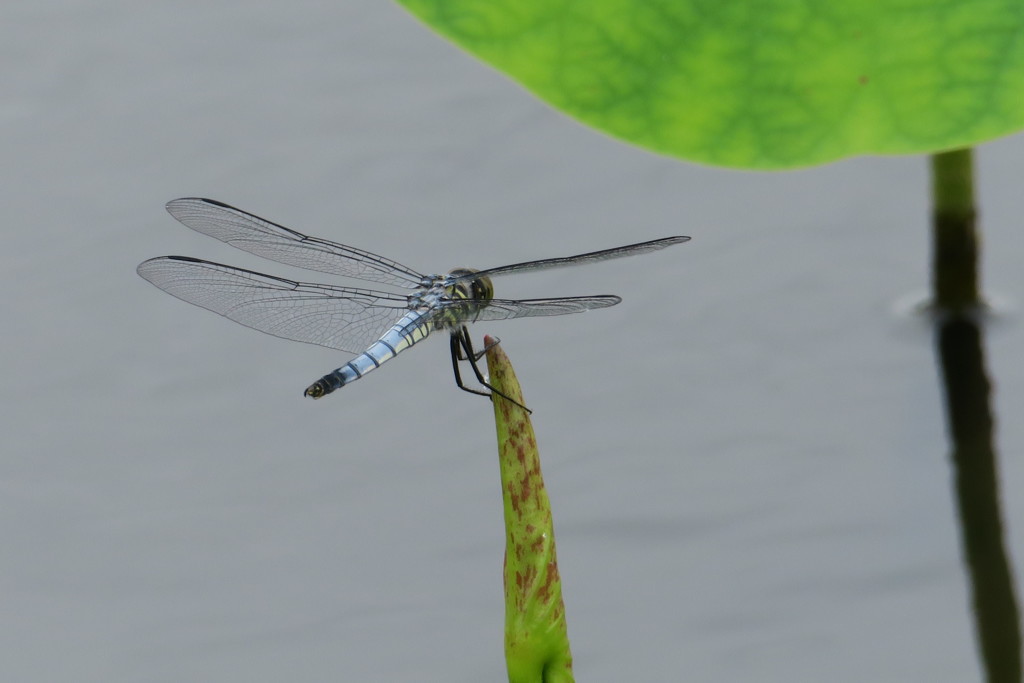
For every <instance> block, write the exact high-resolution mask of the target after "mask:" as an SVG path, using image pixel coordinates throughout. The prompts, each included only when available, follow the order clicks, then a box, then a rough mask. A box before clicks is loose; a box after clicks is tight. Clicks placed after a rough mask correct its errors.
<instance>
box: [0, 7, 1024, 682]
mask: <svg viewBox="0 0 1024 683" xmlns="http://www.w3.org/2000/svg"><path fill="white" fill-rule="evenodd" d="M0 46H2V47H0V54H2V64H3V66H0V92H2V93H3V95H2V97H0V131H2V132H0V146H2V153H3V154H2V156H3V163H2V164H0V196H2V197H3V202H2V205H3V209H4V211H3V221H4V229H3V235H4V237H5V245H4V248H3V249H2V250H0V284H2V287H3V292H4V297H3V305H2V310H3V319H4V334H3V335H2V340H3V341H2V343H3V353H2V355H0V359H2V360H0V363H2V372H3V377H4V381H3V382H2V383H0V407H2V409H3V419H2V423H3V430H2V433H3V440H2V448H0V500H2V503H0V543H2V547H3V550H2V553H0V680H4V681H76V682H79V683H82V682H88V681H97V682H99V681H103V682H104V683H112V682H121V681H124V682H128V681H132V682H135V681H167V682H181V681H218V682H225V681H248V682H263V681H338V680H344V681H350V680H353V681H354V680H379V681H497V680H505V670H504V661H503V655H502V620H503V603H502V589H501V578H500V577H501V554H502V549H503V531H502V521H501V505H500V497H499V485H498V481H497V463H496V461H495V448H494V432H493V429H494V427H493V423H492V419H491V408H490V406H489V404H488V403H487V402H486V401H484V400H482V399H477V398H475V397H472V396H469V395H467V394H463V393H462V392H459V391H458V390H457V389H455V388H454V386H453V385H452V381H451V377H450V373H451V370H450V366H449V362H448V359H447V355H446V354H447V344H446V343H445V340H444V339H439V340H429V341H428V342H425V343H424V344H423V345H421V346H418V347H417V348H415V349H413V350H411V351H410V352H408V353H407V354H404V355H403V356H402V357H401V358H399V359H397V360H396V361H394V362H392V363H391V364H389V365H388V366H385V367H384V368H383V369H382V370H380V371H378V372H376V373H374V374H373V375H371V376H370V377H369V378H367V379H366V380H365V381H362V382H359V383H358V384H356V385H354V386H351V387H348V388H346V389H345V390H344V391H342V392H340V393H338V394H336V395H333V396H331V397H329V398H327V399H325V400H322V401H319V402H312V401H309V400H305V399H303V398H302V396H301V392H302V389H303V388H304V387H305V386H306V385H307V384H309V383H310V382H311V381H312V380H314V379H316V378H318V377H319V376H320V375H321V374H323V373H324V372H326V371H329V370H331V369H333V368H335V367H337V366H338V365H340V364H341V363H343V362H344V360H346V358H347V357H346V356H344V355H342V354H339V353H337V352H332V351H329V350H326V349H320V348H317V347H312V346H305V345H301V344H296V343H290V342H285V341H281V340H278V339H274V338H272V337H268V336H265V335H260V334H257V333H254V332H252V331H250V330H247V329H245V328H243V327H240V326H237V325H234V324H232V323H230V322H227V321H225V320H223V319H220V318H218V317H217V316H214V315H212V314H209V313H207V312H205V311H202V310H200V309H197V308H194V307H190V306H187V305H185V304H183V303H181V302H178V301H176V300H174V299H172V298H171V297H168V296H166V295H164V294H163V293H161V292H159V291H157V290H156V289H154V288H153V287H151V286H150V285H149V284H147V283H146V282H145V281H143V280H141V279H140V278H138V277H137V276H136V274H135V272H134V269H135V266H136V264H137V263H138V262H139V261H141V260H143V259H145V258H148V257H151V256H157V255H162V254H185V255H192V256H200V257H204V258H209V259H212V260H219V261H226V262H229V263H233V264H235V265H239V266H243V267H249V268H255V269H257V270H261V269H262V270H265V271H268V272H271V273H275V274H280V275H284V276H286V277H287V276H291V277H300V278H301V277H305V278H307V279H313V280H317V279H320V280H323V279H325V278H324V277H321V276H319V275H317V274H313V275H311V274H309V273H303V272H302V271H296V270H292V269H289V268H287V267H284V266H278V265H276V264H271V263H268V262H265V261H261V260H260V259H257V258H255V257H252V256H249V255H247V254H243V253H241V252H237V251H235V250H232V249H230V248H229V247H226V246H224V245H222V244H219V243H217V242H215V241H213V240H210V239H208V238H206V237H203V236H201V235H198V234H195V233H192V232H191V231H189V230H187V229H185V228H184V227H182V226H180V225H178V224H177V223H176V222H175V221H174V220H173V219H172V218H171V217H170V216H168V215H167V214H166V213H165V212H164V210H163V208H162V207H163V204H164V203H165V202H166V201H167V200H169V199H172V198H175V197H179V196H188V195H200V196H209V197H213V198H216V199H220V200H222V201H226V202H229V203H232V204H235V205H237V206H240V207H242V208H245V209H247V210H250V211H253V212H255V213H257V214H260V215H264V216H266V217H268V218H270V219H273V220H277V221H279V222H281V223H284V224H285V225H288V226H290V227H293V228H295V229H298V230H302V231H304V232H308V233H312V234H315V235H318V236H322V237H326V238H328V239H333V240H337V241H341V242H346V243H350V244H352V245H354V246H358V247H362V248H365V249H370V250H373V251H377V252H379V253H381V254H384V255H386V256H389V257H391V258H395V259H397V260H399V261H402V262H404V263H407V264H409V265H410V266H412V267H414V268H417V269H421V270H428V271H440V270H447V269H448V268H451V267H454V266H473V267H487V266H492V265H499V264H502V263H507V262H514V261H518V260H524V259H530V258H539V257H546V256H554V255H567V254H572V253H577V252H580V251H588V250H592V249H598V248H604V247H610V246H616V245H619V244H624V243H628V242H633V241H639V240H644V239H650V238H655V237H662V236H666V235H671V234H680V233H681V234H688V235H691V236H692V237H693V240H692V241H691V242H690V243H688V244H686V245H683V246H678V247H673V248H672V249H670V250H667V251H663V252H660V253H658V254H654V255H650V256H644V257H642V258H637V259H629V260H623V261H618V262H614V263H609V264H603V265H600V266H593V267H588V268H586V269H569V270H564V271H550V272H545V273H536V274H533V275H530V276H522V277H519V278H509V279H503V280H501V281H500V282H499V283H498V287H499V288H500V295H503V296H557V295H571V294H605V293H615V294H619V295H621V296H622V297H623V299H624V301H623V303H622V304H621V305H620V306H617V307H615V308H612V309H608V310H604V311H599V312H594V313H590V314H587V315H583V316H569V317H564V318H550V319H539V320H521V321H515V322H509V323H493V324H486V325H478V326H476V327H475V328H474V329H473V332H474V334H475V335H476V337H477V338H478V339H479V337H480V336H481V335H482V334H484V333H489V334H496V335H498V336H500V337H501V338H502V340H503V343H504V346H505V349H506V351H507V353H508V354H509V355H510V356H511V358H512V360H513V362H514V363H515V367H516V370H517V372H518V375H519V378H520V380H521V381H522V382H523V384H524V387H525V392H526V398H527V400H528V402H529V404H530V406H531V407H532V408H533V409H534V411H535V414H534V425H535V427H536V430H537V437H538V441H539V443H540V446H541V449H542V457H543V462H544V472H545V475H546V480H547V484H548V487H549V493H550V495H551V498H552V502H553V507H554V513H555V523H556V529H557V533H558V540H559V546H558V552H559V559H560V565H561V573H562V576H563V580H564V591H565V599H566V609H567V615H568V623H569V634H570V638H571V641H572V647H573V654H574V656H575V670H576V673H577V677H578V680H580V681H625V680H636V681H639V680H643V681H682V680H686V681H690V682H697V681H739V680H751V681H753V680H756V681H762V682H765V681H768V682H770V681H822V680H828V681H831V682H833V683H841V682H845V681H850V682H858V683H859V682H862V681H958V682H959V681H971V680H979V675H980V674H979V673H978V671H979V670H978V664H977V658H976V655H975V648H974V643H973V636H972V626H971V621H970V613H969V607H968V598H967V593H966V589H965V580H964V572H963V568H962V566H961V560H960V553H959V546H958V532H957V528H956V521H955V511H954V508H953V503H952V497H951V491H950V470H949V466H948V462H947V451H948V446H947V443H946V438H945V426H944V421H943V411H942V403H941V391H940V386H939V384H938V379H937V373H936V367H935V359H934V353H933V349H932V339H931V333H930V331H929V328H928V327H927V325H925V324H923V323H922V322H921V321H919V320H915V319H914V318H913V317H911V316H909V315H908V314H907V310H908V308H909V306H910V303H911V302H914V301H915V300H918V299H919V298H920V297H921V296H923V292H924V288H925V285H926V283H927V279H928V273H927V261H928V253H927V248H928V237H927V235H928V203H927V187H928V177H927V173H926V170H927V169H926V161H925V159H924V158H918V157H906V158H861V159H855V160H849V161H843V162H841V163H836V164H832V165H829V166H823V167H818V168H813V169H807V170H801V171H796V172H789V173H777V174H767V173H747V172H740V171H729V170H722V169H714V168H706V167H700V166H695V165H691V164H686V163H681V162H678V161H674V160H671V159H667V158H661V157H658V156H655V155H652V154H650V153H647V152H644V151H641V150H639V149H636V148H633V147H630V146H627V145H624V144H622V143H619V142H616V141H614V140H611V139H609V138H606V137H604V136H602V135H600V134H598V133H596V132H594V131H591V130H589V129H586V128H584V127H582V126H580V125H578V124H576V123H574V122H573V121H571V120H569V119H567V118H565V117H564V116H562V115H560V114H558V113H555V112H554V111H552V110H550V109H549V108H547V107H546V106H545V105H543V104H541V103H540V102H538V101H537V100H535V99H533V98H532V97H531V96H528V95H527V94H526V93H525V92H523V91H522V90H521V89H520V88H519V87H518V86H516V85H515V84H513V83H511V82H510V81H508V80H506V79H505V78H504V77H502V76H501V75H499V74H497V73H496V72H494V71H492V70H491V69H489V68H488V67H486V66H484V65H482V64H480V63H477V62H476V61H474V60H473V59H472V58H470V57H468V56H466V55H465V54H463V53H461V52H460V51H458V50H457V49H455V48H454V47H452V46H450V45H449V44H447V43H445V42H444V41H443V40H441V39H440V38H438V37H437V36H435V35H434V34H432V33H431V32H430V31H428V30H427V29H426V28H424V27H423V26H421V25H419V24H418V23H417V22H416V21H415V20H414V19H412V18H411V17H410V16H408V15H406V14H405V13H404V12H403V10H401V9H400V8H399V7H398V6H396V5H394V4H391V3H381V2H347V3H325V2H315V1H310V0H300V1H299V2H293V3H290V4H288V5H287V6H285V5H283V4H280V3H259V2H256V3H251V2H250V3H244V2H237V1H234V2H233V1H229V0H215V1H211V2H205V3H191V4H183V3H173V2H166V1H162V2H148V3H131V2H114V1H113V0H95V1H93V2H70V1H62V0H43V1H32V2H29V1H28V0H13V1H12V0H8V2H5V3H4V4H3V5H2V7H0ZM978 162H979V170H978V180H979V187H980V190H979V191H980V200H981V202H982V211H983V215H982V225H983V229H984V236H985V245H984V248H985V263H984V275H985V282H986V289H987V291H988V292H990V293H992V294H998V295H1000V296H1001V299H1000V301H1001V307H1002V308H1001V316H1000V318H999V320H998V321H996V323H995V324H993V325H991V326H990V327H989V328H988V336H987V339H986V345H987V351H988V365H989V371H990V374H991V375H992V377H993V379H994V382H995V386H996V393H995V410H996V414H997V417H998V418H999V422H998V425H997V428H998V437H997V438H998V446H999V449H1000V453H1001V475H1002V487H1003V491H1004V518H1005V522H1006V534H1007V539H1006V540H1007V543H1008V545H1009V547H1010V549H1011V551H1013V552H1016V553H1017V554H1018V561H1017V563H1016V565H1015V574H1016V577H1017V583H1018V586H1020V585H1021V583H1022V582H1021V577H1022V570H1021V562H1022V558H1020V557H1019V553H1020V548H1021V547H1022V541H1024V531H1022V525H1024V493H1022V491H1024V463H1022V461H1021V458H1020V453H1021V447H1022V445H1024V421H1022V420H1021V419H1020V418H1021V414H1022V408H1024V372H1022V368H1024V364H1022V363H1021V362H1020V356H1021V350H1022V348H1024V346H1022V336H1024V330H1022V327H1021V325H1020V324H1019V314H1018V311H1017V310H1016V304H1017V302H1019V300H1020V297H1021V293H1022V292H1024V269H1022V268H1021V266H1020V261H1021V255H1022V254H1024V237H1022V231H1021V229H1020V227H1021V222H1022V220H1024V219H1022V215H1024V193H1022V192H1021V190H1020V188H1021V178H1022V177H1024V138H1022V137H1021V136H1016V137H1011V138H1008V139H1004V140H1001V141H998V142H995V143H992V144H989V145H985V146H983V147H981V148H980V151H979V155H978ZM326 279H328V280H329V278H326Z"/></svg>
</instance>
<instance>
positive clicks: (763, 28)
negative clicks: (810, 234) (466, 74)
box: [399, 0, 1024, 168]
mask: <svg viewBox="0 0 1024 683" xmlns="http://www.w3.org/2000/svg"><path fill="white" fill-rule="evenodd" d="M399 2H400V3H401V4H402V5H404V6H405V7H406V8H408V10H409V11H411V12H412V13H413V14H415V15H416V16H418V17H419V18H420V19H422V20H423V21H424V22H426V23H427V24H428V25H430V26H431V27H433V28H434V29H435V30H436V31H438V32H439V33H441V34H443V35H444V36H447V37H448V38H449V39H451V40H452V41H454V42H455V43H456V44H458V45H460V46H461V47H463V48H465V49H466V50H467V51H469V52H470V53H472V54H473V55H475V56H477V57H479V58H480V59H482V60H484V61H486V62H488V63H489V64H491V65H493V66H494V67H496V68H498V69H500V70H501V71H503V72H505V73H506V74H508V75H509V76H511V77H512V78H513V79H515V80H517V81H518V82H519V83H521V84H522V85H523V86H524V87H526V88H528V89H529V90H531V91H532V92H534V93H535V94H536V95H538V96H539V97H541V98H542V99H544V100H545V101H546V102H548V103H549V104H551V105H552V106H554V107H557V108H558V109H560V110H562V111H564V112H565V113H567V114H569V115H570V116H573V117H575V118H577V119H579V120H580V121H582V122H584V123H587V124H589V125H591V126H593V127H595V128H598V129H599V130H602V131H604V132H606V133H608V134H610V135H613V136H615V137H618V138H621V139H623V140H626V141H628V142H631V143H634V144H637V145H641V146H643V147H646V148H648V149H651V150H653V151H656V152H660V153H664V154H670V155H674V156H678V157H682V158H685V159H689V160H692V161H698V162H702V163H707V164H715V165H722V166H732V167H742V168H784V167H792V166H803V165H809V164H816V163H823V162H827V161H832V160H835V159H839V158H842V157H847V156H851V155H857V154H908V153H921V152H934V151H939V150H944V149H951V148H956V147H962V146H965V145H971V144H975V143H978V142H981V141H984V140H988V139H991V138H993V137H996V136H999V135H1004V134H1007V133H1010V132H1013V131H1015V130H1019V129H1021V128H1024V2H1022V1H1021V0H588V1H586V2H571V1H569V0H399Z"/></svg>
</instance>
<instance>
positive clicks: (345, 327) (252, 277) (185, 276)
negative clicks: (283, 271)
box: [137, 256, 408, 353]
mask: <svg viewBox="0 0 1024 683" xmlns="http://www.w3.org/2000/svg"><path fill="white" fill-rule="evenodd" d="M137 270H138V273H139V275H141V276H142V277H144V278H146V279H147V280H149V281H150V282H152V283H153V284H154V285H156V286H157V287H159V288H160V289H162V290H164V291H165V292H167V293H168V294H170V295H172V296H176V297H178V298H179V299H181V300H182V301H187V302H189V303H190V304H195V305H196V306H202V307H203V308H206V309H208V310H211V311H213V312H214V313H219V314H220V315H222V316H224V317H225V318H228V319H230V320H234V321H235V322H237V323H241V324H242V325H245V326H246V327H251V328H253V329H254V330H259V331H260V332H266V333H267V334H272V335H274V336H275V337H282V338H284V339H292V340H295V341H300V342H306V343H309V344H319V345H320V346H326V347H328V348H331V349H339V350H341V351H349V352H351V353H359V352H361V351H363V350H365V349H366V348H367V347H368V346H369V345H370V344H372V343H373V342H374V341H376V340H377V339H378V338H379V337H380V336H381V335H382V334H383V333H384V331H385V330H387V329H388V328H389V327H391V326H392V325H393V324H394V323H395V322H397V321H398V319H399V318H401V317H402V316H403V315H404V314H405V313H406V312H408V306H407V301H406V298H405V297H404V296H400V295H396V294H390V293H388V292H374V291H370V290H366V289H354V288H350V287H332V286H329V285H318V284H310V283H304V282H294V281H292V280H285V279H284V278H279V277H273V276H271V275H263V274H262V273H256V272H253V271H250V270H244V269H242V268H233V267H231V266H225V265H222V264H220V263H212V262H210V261H201V260H199V259H194V258H189V257H187V256H162V257H160V258H154V259H149V260H148V261H143V262H142V263H141V264H139V267H138V269H137Z"/></svg>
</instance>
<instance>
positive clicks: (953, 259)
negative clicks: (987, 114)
mask: <svg viewBox="0 0 1024 683" xmlns="http://www.w3.org/2000/svg"><path fill="white" fill-rule="evenodd" d="M931 172H932V202H933V208H932V238H933V239H932V306H933V307H934V308H935V309H936V310H939V311H943V312H950V313H960V312H964V311H968V310H971V309H974V308H978V307H980V306H981V305H982V299H981V295H980V287H979V266H978V262H979V257H980V255H981V242H980V239H979V236H978V232H977V230H976V227H975V220H976V217H977V210H976V209H975V204H974V168H973V153H972V150H971V149H970V148H969V147H968V148H964V149H957V150H952V151H949V152H940V153H938V154H933V155H932V156H931Z"/></svg>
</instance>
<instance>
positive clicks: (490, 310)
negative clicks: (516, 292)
mask: <svg viewBox="0 0 1024 683" xmlns="http://www.w3.org/2000/svg"><path fill="white" fill-rule="evenodd" d="M621 301H622V299H621V298H619V297H617V296H611V295H602V296H567V297H559V298H555V299H520V300H513V299H491V300H490V301H488V302H487V303H486V305H484V306H482V307H481V306H480V305H479V303H478V302H475V301H452V302H450V303H446V304H445V305H444V307H443V308H441V309H440V312H439V313H438V319H439V320H447V321H452V322H457V323H471V322H477V321H479V320H510V319H512V318H530V317H534V316H544V315H567V314H569V313H582V312H583V311H591V310H593V309H595V308H607V307H608V306H614V305H615V304H617V303H619V302H621Z"/></svg>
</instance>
